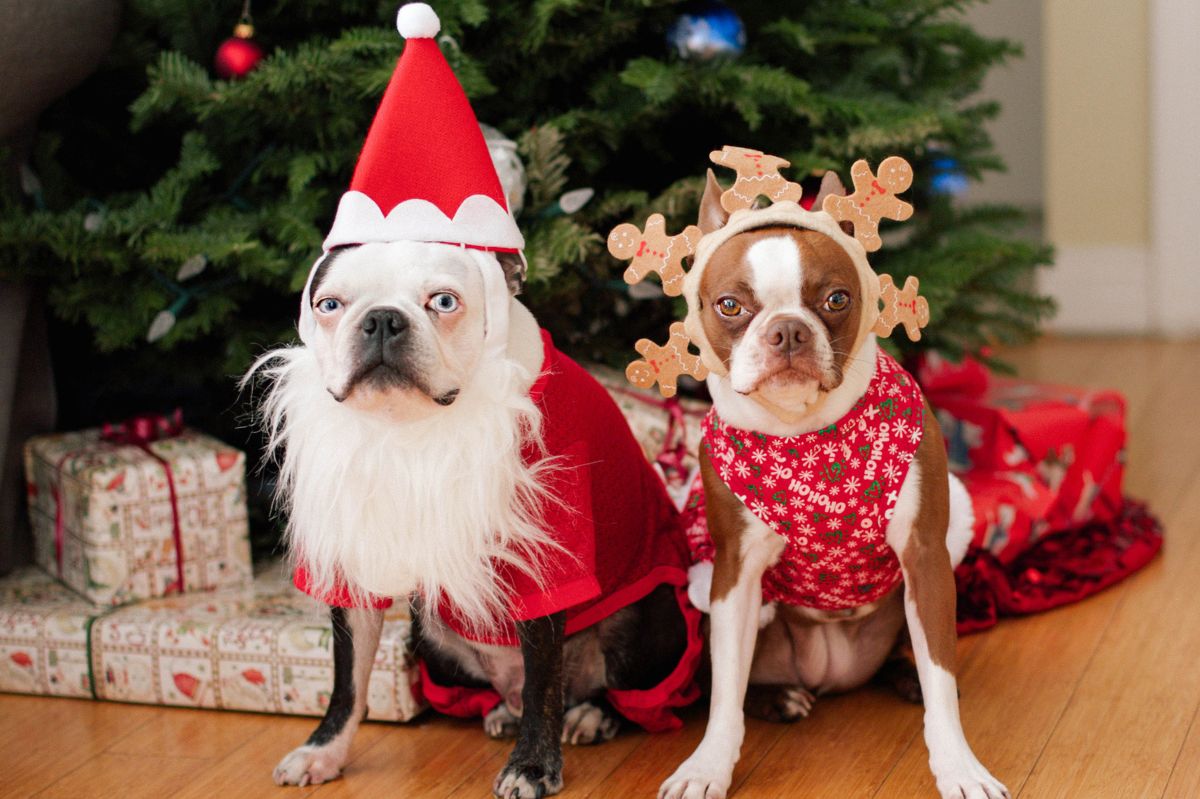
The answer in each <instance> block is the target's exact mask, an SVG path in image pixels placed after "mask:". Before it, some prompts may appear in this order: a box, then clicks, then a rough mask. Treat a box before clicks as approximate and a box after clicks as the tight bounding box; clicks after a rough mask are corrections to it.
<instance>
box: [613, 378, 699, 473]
mask: <svg viewBox="0 0 1200 799" xmlns="http://www.w3.org/2000/svg"><path fill="white" fill-rule="evenodd" d="M608 389H609V391H616V392H617V393H619V394H623V395H625V396H627V397H632V398H633V399H635V400H637V401H638V402H642V403H645V404H646V405H652V406H653V407H655V408H660V409H662V410H664V411H666V412H667V416H668V419H667V431H666V433H664V434H663V443H662V450H661V451H660V452H659V453H658V455H657V456H655V458H654V462H655V463H657V464H658V465H659V466H660V467H661V468H662V470H663V476H664V477H666V478H667V483H668V485H670V484H671V483H672V480H671V476H672V475H675V476H676V481H677V482H679V483H682V482H683V481H685V480H687V477H688V469H687V455H688V446H687V425H686V423H685V419H684V417H685V416H686V415H687V414H688V413H693V414H695V415H697V416H703V415H704V414H705V413H706V411H686V410H684V408H683V404H682V403H681V402H680V401H679V398H678V397H667V398H661V399H660V398H659V397H654V396H650V395H647V394H643V393H642V392H640V391H633V390H631V389H627V388H622V387H621V386H609V387H608Z"/></svg>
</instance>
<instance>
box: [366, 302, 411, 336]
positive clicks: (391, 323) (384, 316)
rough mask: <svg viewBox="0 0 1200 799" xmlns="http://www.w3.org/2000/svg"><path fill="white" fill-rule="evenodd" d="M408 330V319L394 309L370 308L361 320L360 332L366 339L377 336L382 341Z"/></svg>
mask: <svg viewBox="0 0 1200 799" xmlns="http://www.w3.org/2000/svg"><path fill="white" fill-rule="evenodd" d="M407 330H408V319H407V318H406V317H405V316H404V314H402V313H400V311H399V310H397V309H396V308H372V309H371V310H369V311H367V315H366V316H364V317H363V320H362V332H363V335H364V336H366V337H367V338H374V337H376V336H378V337H379V338H380V339H381V340H382V341H387V340H388V339H392V338H396V337H398V336H401V335H403V334H404V333H405V332H406V331H407Z"/></svg>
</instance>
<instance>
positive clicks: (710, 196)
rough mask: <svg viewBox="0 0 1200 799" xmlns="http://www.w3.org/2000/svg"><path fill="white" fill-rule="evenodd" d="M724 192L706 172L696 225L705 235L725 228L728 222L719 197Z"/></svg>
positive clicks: (709, 172) (714, 176)
mask: <svg viewBox="0 0 1200 799" xmlns="http://www.w3.org/2000/svg"><path fill="white" fill-rule="evenodd" d="M723 193H724V190H723V189H722V188H721V184H720V183H717V176H716V175H714V174H713V171H712V170H711V169H710V170H708V179H707V182H706V183H705V185H704V196H703V197H701V198H700V218H699V219H698V220H697V224H698V225H700V230H701V231H702V232H704V233H705V234H708V233H712V232H713V231H714V230H719V229H720V228H723V227H725V223H726V222H728V221H729V212H728V211H726V210H725V209H724V208H723V207H722V206H721V195H722V194H723Z"/></svg>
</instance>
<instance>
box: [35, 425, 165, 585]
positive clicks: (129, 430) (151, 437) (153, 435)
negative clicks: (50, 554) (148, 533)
mask: <svg viewBox="0 0 1200 799" xmlns="http://www.w3.org/2000/svg"><path fill="white" fill-rule="evenodd" d="M182 432H183V411H182V410H181V409H179V408H176V409H175V411H174V412H173V413H171V414H170V415H169V416H164V415H162V414H149V413H147V414H141V415H138V416H133V417H130V418H129V419H127V420H126V421H124V422H119V423H116V424H114V423H112V422H105V423H104V424H103V425H101V428H100V440H101V441H102V442H104V443H106V444H112V445H114V446H133V447H137V448H138V449H140V450H142V451H143V452H145V453H146V454H147V455H149V456H150V457H151V458H154V460H156V461H158V463H159V465H161V466H162V467H163V474H165V475H166V477H167V490H168V491H169V492H170V495H171V538H172V539H173V540H174V543H175V580H176V582H175V586H174V588H175V590H176V591H178V592H179V593H183V592H184V580H183V534H182V531H181V529H180V524H179V502H178V497H177V496H176V494H175V474H174V472H172V471H171V464H170V462H169V461H168V460H167V459H166V458H163V457H162V456H161V455H159V454H158V453H156V452H155V451H154V450H153V449H151V448H150V444H151V443H153V442H155V441H161V440H163V439H166V438H174V437H175V436H177V435H179V434H180V433H182ZM78 454H79V453H78V452H68V453H67V454H66V455H64V456H63V457H62V458H61V459H59V462H58V466H57V468H56V469H55V471H56V473H59V474H61V473H62V469H63V466H64V465H65V464H66V462H67V461H68V460H70V459H71V458H73V457H75V456H76V455H78ZM59 483H61V477H60V479H59ZM53 493H54V557H55V559H56V561H57V563H58V575H59V577H60V578H61V577H62V572H63V541H64V539H65V537H66V529H65V527H66V523H65V519H64V518H63V517H64V513H63V503H62V496H61V492H60V490H59V486H58V485H55V486H54V491H53ZM168 593H170V592H168Z"/></svg>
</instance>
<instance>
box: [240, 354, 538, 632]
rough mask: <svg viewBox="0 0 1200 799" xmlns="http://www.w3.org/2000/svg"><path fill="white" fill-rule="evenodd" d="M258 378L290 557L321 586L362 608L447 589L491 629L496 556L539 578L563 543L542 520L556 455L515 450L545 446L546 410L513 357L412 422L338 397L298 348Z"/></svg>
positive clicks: (502, 588) (502, 602)
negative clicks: (263, 381)
mask: <svg viewBox="0 0 1200 799" xmlns="http://www.w3.org/2000/svg"><path fill="white" fill-rule="evenodd" d="M255 374H261V375H262V376H263V377H265V378H267V379H268V380H269V381H270V384H271V385H270V387H269V389H268V394H267V396H266V398H265V400H264V402H263V405H262V415H263V420H262V421H263V426H264V428H265V429H266V432H267V435H268V446H267V449H268V452H269V453H270V454H271V455H272V456H273V457H274V458H275V459H276V460H277V461H278V462H279V465H280V475H279V484H278V486H277V487H276V501H277V503H278V505H279V507H281V508H282V509H283V510H284V511H285V512H286V513H287V514H288V524H287V536H286V537H287V542H288V550H289V556H290V558H291V560H292V562H293V563H294V564H295V565H299V566H303V567H304V568H305V569H306V570H307V571H308V575H309V578H310V584H311V588H310V590H312V591H313V592H314V593H315V594H316V595H317V596H322V595H324V594H326V593H327V592H328V591H329V590H330V589H332V588H333V587H334V586H335V584H344V585H345V587H346V588H347V589H348V590H349V592H350V595H351V597H352V598H353V600H354V602H355V604H360V605H363V606H366V604H367V600H368V598H369V595H375V596H382V597H395V596H405V595H407V594H410V593H412V592H414V591H420V592H421V594H422V595H423V597H424V599H425V601H424V602H423V603H422V606H423V607H424V608H425V609H426V611H429V612H432V611H433V610H434V609H436V608H437V607H438V605H439V603H440V600H442V599H446V600H448V601H449V602H450V603H451V605H453V606H454V607H456V608H457V610H458V611H459V613H460V615H461V617H462V621H463V623H464V624H465V625H466V626H467V627H468V629H470V630H471V631H473V632H476V633H487V632H489V631H493V630H495V629H497V627H498V626H499V624H500V623H501V619H502V618H503V616H504V614H505V612H506V611H507V610H508V609H509V605H508V598H509V594H510V590H511V587H510V586H509V585H508V584H507V583H506V582H505V581H504V580H503V578H502V577H501V575H500V574H499V572H498V569H497V566H498V565H499V564H501V563H506V564H509V565H510V566H511V567H515V568H516V569H518V570H519V571H522V572H524V573H526V574H528V575H530V576H531V577H532V578H533V579H534V580H535V581H539V572H540V568H539V567H540V563H539V557H538V553H539V552H542V553H545V552H547V551H548V549H549V548H558V549H561V547H560V546H559V545H558V544H557V543H556V542H554V541H553V540H552V539H551V538H550V537H549V536H548V535H547V534H546V533H545V532H544V531H543V530H542V529H541V528H540V526H539V524H538V521H537V520H538V518H539V515H540V514H539V509H540V508H543V507H545V504H546V503H547V502H553V501H554V500H553V499H552V498H550V497H548V496H547V494H546V491H545V490H544V488H543V486H544V484H545V477H546V472H547V470H548V469H550V468H552V467H553V462H552V461H553V459H551V458H546V457H542V458H541V459H539V460H538V461H537V462H536V463H533V464H526V463H525V462H524V459H523V458H522V456H521V450H522V445H526V444H530V443H532V444H533V445H534V446H540V432H539V431H540V428H541V413H540V411H539V410H538V408H537V406H536V405H534V403H533V401H532V400H531V399H530V398H529V396H528V394H527V393H526V389H525V387H526V386H528V384H529V377H530V376H529V374H528V371H527V370H526V369H525V368H524V367H522V366H520V365H519V364H517V363H515V362H513V361H511V360H508V359H494V360H493V361H492V362H491V363H481V364H480V366H479V367H478V369H477V370H476V372H475V374H474V376H473V378H472V380H471V382H470V383H469V384H467V385H466V386H464V387H463V389H462V391H461V392H460V394H459V396H458V398H457V399H456V400H455V402H454V404H453V405H451V406H449V407H447V408H444V409H440V410H439V411H438V412H437V413H435V414H434V415H433V416H432V417H428V418H425V419H421V420H419V421H414V422H405V423H396V422H391V421H387V420H384V419H381V418H378V417H375V416H372V415H369V414H366V413H364V412H361V411H356V410H353V409H351V408H348V407H346V406H344V405H342V404H340V403H338V402H336V401H335V400H334V399H333V398H332V397H331V396H330V395H329V394H328V392H327V391H326V390H325V386H324V383H323V381H322V379H321V375H320V372H319V369H318V366H317V362H316V358H315V356H314V355H313V353H312V352H311V351H310V350H308V349H307V348H305V347H302V346H301V347H285V348H281V349H277V350H274V351H272V352H269V353H267V354H266V355H264V356H263V357H262V358H260V359H259V360H258V361H257V362H256V363H255V365H254V366H253V367H251V370H250V373H249V374H248V375H247V377H246V380H247V381H248V380H249V379H251V376H253V375H255ZM281 451H282V455H281V454H280V453H281ZM539 584H540V581H539Z"/></svg>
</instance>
